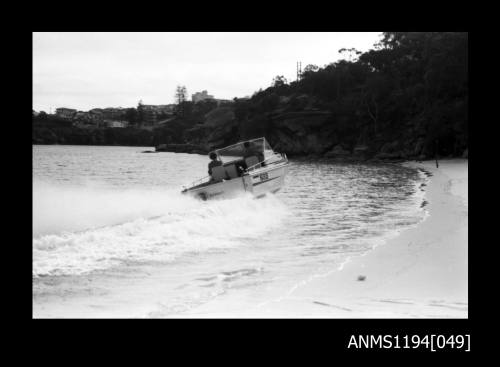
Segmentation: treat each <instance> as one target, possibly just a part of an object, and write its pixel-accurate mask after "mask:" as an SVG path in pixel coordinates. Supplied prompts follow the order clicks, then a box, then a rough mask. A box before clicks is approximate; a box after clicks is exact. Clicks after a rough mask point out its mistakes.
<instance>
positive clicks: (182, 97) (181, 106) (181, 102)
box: [175, 85, 187, 116]
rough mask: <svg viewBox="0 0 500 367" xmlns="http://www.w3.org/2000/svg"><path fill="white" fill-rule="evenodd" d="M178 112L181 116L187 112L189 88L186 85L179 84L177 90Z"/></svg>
mask: <svg viewBox="0 0 500 367" xmlns="http://www.w3.org/2000/svg"><path fill="white" fill-rule="evenodd" d="M175 102H176V103H177V106H176V113H177V115H179V116H184V114H185V103H186V102H187V89H186V86H184V85H182V86H181V85H178V86H177V88H176V90H175Z"/></svg>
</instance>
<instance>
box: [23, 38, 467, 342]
mask: <svg viewBox="0 0 500 367" xmlns="http://www.w3.org/2000/svg"><path fill="white" fill-rule="evenodd" d="M32 52H33V59H32V66H33V74H32V81H33V85H32V87H33V99H32V103H33V107H32V194H33V196H32V210H33V213H32V214H33V215H32V219H33V221H32V223H33V227H32V232H33V233H32V301H33V302H32V318H33V319H75V318H76V319H144V318H146V319H172V318H181V319H468V317H469V314H468V304H469V300H468V298H469V295H468V279H469V270H468V269H469V264H468V253H469V252H468V148H469V140H468V139H469V135H468V33H467V32H201V31H199V32H33V33H32ZM347 342H349V340H347V341H346V344H347ZM353 342H354V343H355V344H356V341H353Z"/></svg>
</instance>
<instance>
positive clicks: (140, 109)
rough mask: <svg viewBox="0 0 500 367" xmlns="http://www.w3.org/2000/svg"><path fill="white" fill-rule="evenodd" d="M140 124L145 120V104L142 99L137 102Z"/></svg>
mask: <svg viewBox="0 0 500 367" xmlns="http://www.w3.org/2000/svg"><path fill="white" fill-rule="evenodd" d="M136 121H137V122H138V123H139V124H142V123H143V122H144V105H143V104H142V99H141V100H140V101H139V103H138V104H137V120H136Z"/></svg>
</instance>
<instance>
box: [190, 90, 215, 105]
mask: <svg viewBox="0 0 500 367" xmlns="http://www.w3.org/2000/svg"><path fill="white" fill-rule="evenodd" d="M207 99H209V100H212V99H215V98H214V96H212V95H211V94H208V92H207V91H206V90H204V91H202V92H196V93H195V94H192V95H191V100H192V101H193V103H197V102H200V101H205V100H207Z"/></svg>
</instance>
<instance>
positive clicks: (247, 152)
mask: <svg viewBox="0 0 500 367" xmlns="http://www.w3.org/2000/svg"><path fill="white" fill-rule="evenodd" d="M252 156H255V157H257V158H258V159H259V162H263V161H264V153H263V152H261V151H260V150H259V149H258V148H257V147H256V146H255V145H254V144H252V142H250V141H246V142H244V143H243V158H244V159H246V158H248V157H252ZM262 165H264V164H262ZM245 168H246V167H245Z"/></svg>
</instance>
